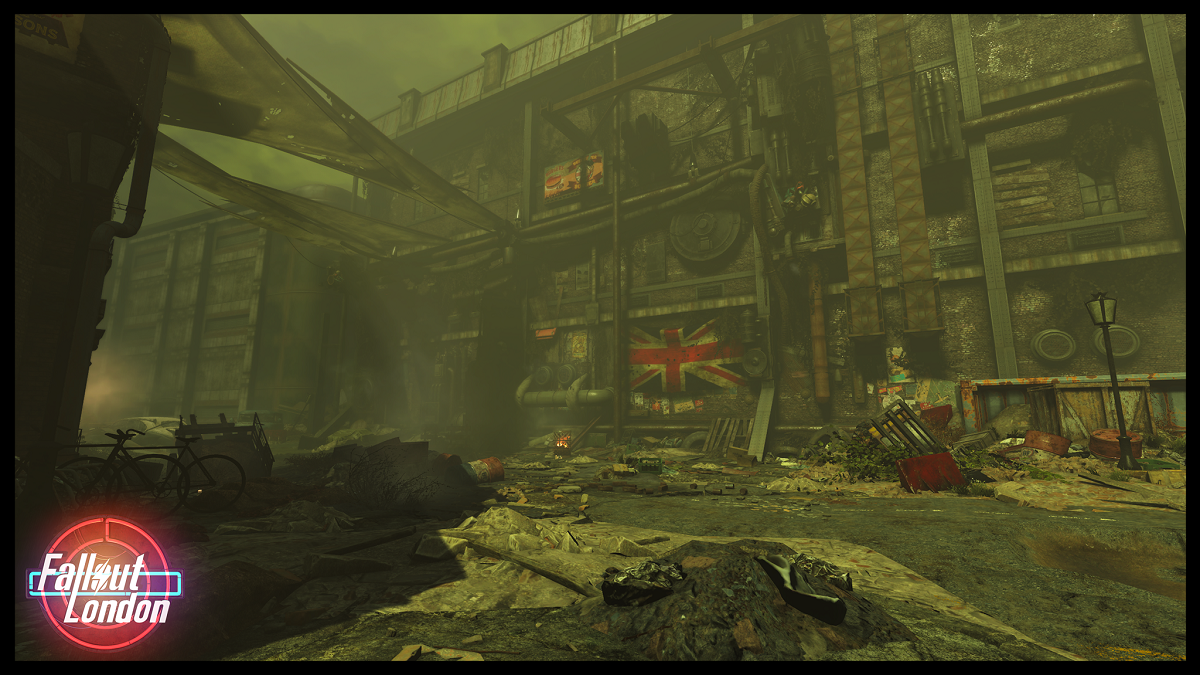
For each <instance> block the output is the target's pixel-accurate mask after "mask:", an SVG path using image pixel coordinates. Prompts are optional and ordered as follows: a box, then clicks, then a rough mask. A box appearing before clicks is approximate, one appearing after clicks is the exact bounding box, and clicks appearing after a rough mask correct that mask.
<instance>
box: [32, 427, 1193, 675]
mask: <svg viewBox="0 0 1200 675" xmlns="http://www.w3.org/2000/svg"><path fill="white" fill-rule="evenodd" d="M273 450H274V451H275V455H276V459H277V461H276V465H275V471H274V473H273V477H272V482H271V483H270V484H269V485H268V486H267V487H262V486H260V487H259V489H258V491H257V492H255V494H256V495H257V497H258V499H259V500H260V501H258V502H254V503H250V502H245V501H244V502H242V503H239V506H240V507H241V512H239V513H234V512H229V513H223V514H213V515H205V516H199V515H195V514H189V513H186V512H183V513H181V514H180V516H179V518H177V519H176V521H173V522H176V523H178V522H186V523H189V524H192V525H194V526H198V527H200V528H203V529H204V530H205V531H207V532H208V533H210V534H209V535H206V536H209V538H210V541H209V542H206V543H194V544H183V545H182V546H181V548H179V549H177V551H179V552H180V553H182V552H184V551H190V552H191V553H192V554H196V553H197V552H198V551H199V549H200V547H208V548H207V549H206V556H207V557H206V558H204V562H203V563H201V562H200V559H199V558H197V566H200V565H202V564H203V565H210V566H211V565H216V564H219V563H220V562H221V561H223V560H234V559H247V560H254V561H255V563H256V564H258V565H260V566H262V567H264V568H265V569H267V568H270V567H272V566H277V567H280V568H283V569H287V570H294V571H295V572H296V573H301V572H302V569H303V566H302V559H303V557H304V554H305V552H306V551H311V550H314V549H321V550H331V549H333V548H336V546H338V545H344V544H346V543H355V542H359V541H367V540H370V539H372V538H374V537H378V536H379V535H380V534H386V533H388V532H395V531H398V530H402V529H403V528H406V527H411V528H414V530H413V532H412V533H411V534H409V535H408V536H406V537H403V538H400V539H398V540H395V541H392V542H389V543H387V544H384V545H379V546H375V547H373V548H369V549H367V550H364V551H362V552H361V554H355V555H362V556H365V557H370V558H373V559H376V560H381V561H388V562H390V563H392V564H395V565H396V566H397V569H398V570H400V569H402V570H404V571H403V572H402V576H406V578H407V579H408V581H410V582H411V583H412V585H413V588H414V589H418V590H414V591H411V593H415V595H410V596H407V597H409V599H408V600H407V601H405V602H407V603H408V604H407V605H405V606H404V609H406V610H408V611H384V612H380V611H365V610H364V611H362V612H361V613H359V610H363V607H365V606H366V605H363V603H362V599H361V598H360V599H359V600H352V601H345V600H344V599H342V598H338V597H335V595H336V594H337V593H339V592H342V591H338V588H344V587H342V586H337V585H336V584H335V583H333V581H331V580H326V579H321V580H317V581H308V582H307V583H306V585H305V586H303V587H301V589H300V590H298V591H296V592H295V593H294V594H293V597H292V598H290V599H289V600H294V601H295V604H294V606H291V610H290V611H282V610H275V611H274V612H268V611H264V614H263V616H262V618H261V620H259V621H257V622H255V623H253V624H251V625H250V626H249V627H248V628H246V629H245V630H242V631H240V632H238V633H235V634H234V635H232V636H231V639H230V640H229V641H228V642H226V643H225V644H224V645H222V646H221V648H220V649H217V650H214V651H212V652H211V653H209V654H207V655H206V657H207V658H210V659H231V660H267V659H284V660H295V659H369V660H379V659H384V660H386V659H391V658H393V657H395V656H396V655H397V654H398V653H400V652H401V651H402V650H403V649H404V647H406V646H411V645H420V644H423V645H426V646H429V647H431V648H436V649H437V650H440V653H426V654H423V655H422V656H421V657H420V659H421V660H457V659H458V658H460V657H461V654H460V653H456V652H447V651H445V648H454V649H459V650H470V649H474V650H477V651H476V652H475V653H480V654H481V655H482V657H483V658H484V659H485V660H585V659H586V660H599V659H604V660H642V659H644V658H645V657H644V655H641V654H640V653H637V652H636V651H633V650H631V649H630V648H629V646H628V644H627V643H623V642H622V641H621V640H620V639H617V638H614V637H611V636H607V635H604V634H602V633H599V632H598V631H595V630H593V629H592V628H590V627H589V626H588V625H586V624H585V623H581V622H579V621H578V620H577V619H576V615H577V611H576V610H577V608H578V606H579V604H580V602H581V601H582V600H583V599H584V598H583V596H579V595H578V594H577V593H572V592H570V591H568V590H566V589H562V588H561V587H559V586H558V585H557V584H554V583H553V582H551V581H549V580H548V579H544V578H541V577H539V575H537V574H532V573H530V572H528V571H522V570H521V569H520V567H519V566H517V565H512V564H510V563H504V562H502V561H497V560H496V559H494V558H488V557H487V556H483V557H481V556H480V555H479V554H478V553H475V554H473V555H472V556H471V557H470V559H467V558H466V556H463V555H460V556H456V557H454V558H452V559H448V560H444V561H442V562H438V563H431V562H425V563H420V564H419V565H417V566H416V567H412V566H410V564H409V563H408V562H407V561H408V560H409V559H410V558H411V557H412V553H413V551H414V550H415V549H416V548H417V546H418V545H419V544H420V543H421V541H422V538H423V535H422V532H424V533H438V532H450V530H451V529H452V528H455V527H458V526H459V525H460V523H462V522H463V518H464V517H465V516H467V515H471V514H480V513H481V512H483V511H485V510H487V509H489V508H492V507H497V506H499V507H507V508H510V509H512V510H513V511H514V512H517V513H520V514H522V515H523V516H525V517H526V518H529V519H533V520H534V521H535V522H539V523H547V524H549V523H555V524H556V525H555V526H556V527H565V525H558V523H576V522H582V523H589V521H590V524H580V525H573V526H572V527H573V528H574V531H577V532H599V533H600V534H599V535H595V534H588V535H585V536H600V537H604V536H606V535H605V533H606V532H613V533H615V532H625V533H638V534H636V535H635V534H630V537H631V538H633V537H642V538H641V539H639V541H645V542H653V543H649V544H648V548H650V549H653V550H654V552H655V553H658V554H661V553H662V552H663V551H666V550H668V549H669V548H671V547H674V546H677V545H679V544H681V543H682V542H683V541H686V540H687V538H694V537H712V538H746V537H756V538H764V539H770V538H774V539H777V540H780V541H787V542H789V545H794V544H797V543H800V544H806V545H811V546H814V547H818V548H817V549H815V550H822V551H825V553H827V554H828V555H827V556H825V559H827V560H830V561H839V562H840V563H841V564H843V565H848V566H852V567H856V568H857V569H852V570H851V571H852V574H857V575H858V580H856V582H855V583H856V588H862V589H863V592H864V594H865V595H864V597H868V598H869V599H871V600H872V601H874V602H877V603H879V604H881V605H882V606H883V607H884V608H885V610H886V611H887V612H888V613H890V614H892V615H893V616H894V617H896V618H898V619H900V620H901V621H902V622H903V623H905V625H908V626H909V627H910V628H912V629H913V631H914V632H915V633H917V634H918V636H920V637H921V641H920V642H919V643H890V644H888V645H883V646H879V647H875V648H872V649H864V650H855V652H842V653H836V654H830V655H829V657H828V658H829V660H946V659H950V660H962V659H986V660H1061V659H1063V658H1071V659H1087V660H1182V659H1183V658H1185V657H1186V629H1185V627H1184V626H1185V620H1186V576H1185V574H1186V571H1185V570H1186V553H1185V552H1186V516H1185V514H1184V513H1182V512H1179V511H1175V510H1171V509H1155V508H1146V507H1126V508H1122V507H1113V508H1110V509H1103V510H1101V509H1092V510H1082V509H1081V510H1075V511H1066V512H1064V511H1049V510H1046V509H1040V508H1033V507H1030V506H1019V505H1017V504H1014V503H1006V502H1002V501H999V500H997V499H992V498H986V497H960V496H957V495H953V494H947V493H942V494H939V495H931V494H929V493H923V494H921V495H908V494H906V493H904V492H903V491H900V490H896V489H894V486H866V485H858V486H856V485H853V484H840V483H837V482H836V481H835V480H833V479H832V478H833V477H831V479H830V480H828V481H823V482H821V483H820V484H819V485H818V486H816V487H814V488H813V489H812V490H811V491H799V490H796V491H789V492H781V491H777V490H769V489H766V488H764V487H763V484H764V483H769V482H770V481H771V480H772V479H775V478H781V477H786V476H788V475H789V474H790V473H792V470H791V469H788V468H786V467H782V466H772V465H760V466H759V467H756V468H755V469H754V470H753V473H750V470H747V469H739V468H737V467H735V466H732V465H725V466H716V467H715V468H712V467H710V468H697V465H704V463H703V462H697V461H690V462H689V461H684V460H677V461H676V463H674V464H672V465H669V468H670V469H671V470H673V471H675V473H674V474H669V475H662V476H659V475H645V474H643V475H640V476H635V477H625V479H623V477H622V476H619V475H613V476H610V477H607V478H603V477H598V476H597V474H598V473H599V470H600V469H601V468H602V467H604V466H606V465H610V464H611V462H608V463H607V464H606V463H605V462H603V461H597V462H594V463H592V462H587V463H568V462H567V461H566V460H565V459H558V460H555V459H547V454H546V453H545V452H544V451H538V452H530V453H525V454H522V455H519V456H514V457H508V458H504V461H505V465H506V471H505V473H506V475H505V479H504V480H503V481H499V482H495V483H490V484H486V485H479V486H475V487H471V488H464V489H460V490H456V491H447V492H445V493H443V494H441V495H439V496H438V498H436V499H432V500H428V501H427V502H426V503H425V504H423V505H422V506H420V507H419V508H415V509H408V510H406V511H404V512H395V511H392V512H388V511H380V510H378V509H375V510H373V509H371V508H368V507H365V506H364V505H362V504H360V503H355V500H354V499H353V497H352V495H351V494H350V493H349V492H348V491H347V489H346V486H344V485H341V486H339V485H338V483H339V480H338V478H339V475H338V473H337V469H336V467H334V466H332V465H331V464H330V462H328V461H327V460H324V459H322V458H321V457H320V456H308V457H303V456H302V455H303V454H304V453H298V452H295V451H294V450H290V449H289V448H287V447H286V446H285V445H283V444H279V445H278V446H273ZM307 454H309V455H312V453H307ZM595 454H597V456H600V453H595ZM289 457H301V458H300V459H299V460H298V461H289ZM730 472H734V473H730ZM664 485H665V490H664ZM693 485H695V487H693ZM248 492H249V491H248ZM718 492H719V494H718ZM301 502H312V503H318V504H322V505H324V506H325V507H329V508H333V509H336V510H337V512H338V513H342V514H345V515H346V516H347V517H348V518H353V519H357V520H355V522H354V526H353V528H352V529H350V530H348V531H344V532H340V533H338V534H336V535H329V534H321V533H314V534H311V535H304V534H282V533H280V534H269V533H265V532H264V533H261V534H254V533H252V532H250V533H242V534H239V535H237V536H231V535H228V534H226V535H220V534H216V533H217V532H218V528H220V527H221V526H222V525H225V524H229V523H234V522H240V523H245V522H248V521H247V520H246V519H247V518H254V517H260V516H263V515H265V514H267V513H270V512H272V511H274V510H275V509H277V508H279V507H281V506H286V505H287V504H288V503H301ZM585 518H586V519H587V520H583V519H585ZM649 535H654V536H649ZM330 537H335V538H334V539H330ZM658 540H664V541H658ZM306 541H307V542H309V543H308V544H304V543H299V544H298V543H297V542H306ZM325 541H329V542H330V543H329V544H324V543H322V542H325ZM335 541H336V542H340V543H338V544H336V545H335V544H334V543H333V542H335ZM253 542H259V543H258V544H255V543H253ZM272 542H274V543H272ZM214 547H215V548H214ZM820 547H824V548H823V549H822V548H820ZM469 550H470V549H468V551H469ZM214 551H215V552H214ZM218 553H219V554H220V555H217V554H218ZM839 556H840V558H839ZM268 559H270V561H273V563H269V562H267V561H268ZM402 560H403V561H405V562H404V563H403V565H405V566H403V567H402V566H401V565H402V563H401V562H400V561H402ZM852 560H858V561H860V563H858V564H857V565H855V564H854V563H852V562H851V561H852ZM468 568H469V569H468ZM484 568H487V569H488V570H489V571H488V572H486V573H488V574H493V575H494V580H493V581H491V582H485V583H484V584H483V585H482V586H479V588H487V589H491V590H488V591H486V592H479V593H476V592H474V590H475V589H477V586H475V585H473V584H475V583H476V582H472V581H471V580H472V578H474V576H473V575H474V574H476V572H474V571H472V570H478V569H484ZM189 569H190V568H189ZM395 574H396V573H393V577H394V576H395ZM505 575H510V576H505ZM531 575H532V576H531ZM370 576H371V575H366V577H361V578H362V579H363V580H368V579H369V578H370ZM354 578H355V579H358V578H360V577H354ZM505 579H507V580H509V581H502V580H505ZM326 582H328V583H326ZM338 583H343V582H338ZM344 583H348V582H344ZM323 584H325V585H323ZM498 588H511V589H518V591H519V592H518V591H513V592H515V593H517V594H518V596H520V593H525V594H526V596H528V599H527V601H526V602H525V603H524V604H523V603H522V601H520V600H519V597H518V599H517V600H511V599H510V601H508V604H509V607H508V608H500V609H492V608H491V605H485V606H479V605H478V604H477V605H476V606H474V607H471V606H457V605H455V604H454V603H458V604H461V605H466V603H468V602H472V601H473V600H472V599H473V598H475V596H476V595H479V596H484V595H487V594H488V593H490V594H493V595H494V594H495V593H496V592H497V591H496V589H498ZM322 594H324V595H322ZM514 597H517V596H514ZM522 597H523V596H522ZM323 598H329V599H328V600H325V599H323ZM464 598H465V599H464ZM545 598H554V599H553V600H552V601H549V602H551V605H550V606H536V607H531V606H527V605H528V604H529V602H534V601H535V600H537V599H541V600H538V601H544V599H545ZM484 600H485V601H494V602H499V604H498V605H496V606H500V605H503V602H500V601H498V600H495V599H494V598H493V599H491V600H488V599H486V598H484ZM285 602H287V601H285ZM356 602H357V603H358V604H355V603H356ZM371 602H373V603H375V604H373V605H370V606H375V607H378V606H380V602H381V600H380V598H378V597H372V598H371ZM382 602H383V605H386V599H384V600H383V601H382ZM331 603H332V604H333V605H336V606H338V607H341V609H340V610H337V611H333V610H330V609H329V605H330V604H331ZM447 603H451V606H447ZM31 604H32V603H28V602H25V603H22V602H18V607H17V659H18V660H41V659H47V658H72V656H71V655H70V654H69V653H68V652H64V651H62V649H61V647H59V648H57V649H56V648H54V647H53V646H51V645H47V644H45V643H44V642H43V641H42V637H40V636H44V633H45V625H44V624H45V619H44V618H42V617H41V616H40V615H38V614H37V613H36V612H31V611H30V610H31V607H30V605H31ZM401 604H402V605H404V602H402V603H401ZM267 609H269V608H264V610H267ZM285 609H286V608H285ZM316 610H322V611H316ZM476 636H478V639H476ZM1015 636H1020V637H1019V638H1018V637H1015ZM1039 645H1040V646H1039ZM1064 655H1065V656H1064Z"/></svg>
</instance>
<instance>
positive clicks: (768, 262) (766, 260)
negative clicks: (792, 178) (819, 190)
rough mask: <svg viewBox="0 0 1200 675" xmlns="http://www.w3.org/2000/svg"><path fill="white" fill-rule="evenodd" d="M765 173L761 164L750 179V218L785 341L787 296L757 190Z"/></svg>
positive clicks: (788, 324) (787, 330) (787, 336)
mask: <svg viewBox="0 0 1200 675" xmlns="http://www.w3.org/2000/svg"><path fill="white" fill-rule="evenodd" d="M766 175H767V165H766V164H763V165H762V166H760V167H758V171H757V172H756V173H755V174H754V180H752V181H750V219H751V220H752V221H753V222H754V233H755V234H756V235H757V236H758V241H759V245H760V246H762V251H763V256H762V261H763V271H764V272H766V274H767V278H768V279H770V281H771V290H773V291H775V293H776V294H777V295H778V296H779V320H780V322H781V323H782V326H781V329H782V330H781V331H780V335H781V336H782V337H783V339H784V340H785V341H786V340H788V339H790V337H791V333H792V329H791V325H790V323H789V321H788V297H787V291H786V290H784V288H783V284H782V283H781V282H780V281H779V275H777V274H776V273H775V261H774V259H773V257H772V256H771V249H770V243H769V242H768V241H767V232H766V228H764V227H763V223H762V200H761V199H759V190H760V189H761V187H762V180H763V177H764V176H766Z"/></svg>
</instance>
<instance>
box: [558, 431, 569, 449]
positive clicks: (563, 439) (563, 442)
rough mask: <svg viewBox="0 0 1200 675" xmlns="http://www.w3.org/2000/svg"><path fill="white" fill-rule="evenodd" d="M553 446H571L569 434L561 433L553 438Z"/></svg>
mask: <svg viewBox="0 0 1200 675" xmlns="http://www.w3.org/2000/svg"><path fill="white" fill-rule="evenodd" d="M554 447H556V448H569V447H571V434H563V435H561V436H556V437H555V439H554Z"/></svg>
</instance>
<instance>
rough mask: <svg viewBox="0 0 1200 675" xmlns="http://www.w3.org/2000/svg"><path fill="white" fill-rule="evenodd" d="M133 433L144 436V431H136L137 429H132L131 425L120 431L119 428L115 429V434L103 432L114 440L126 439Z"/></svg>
mask: <svg viewBox="0 0 1200 675" xmlns="http://www.w3.org/2000/svg"><path fill="white" fill-rule="evenodd" d="M134 434H141V435H142V436H145V435H146V432H144V431H138V430H137V429H134V428H132V427H131V428H129V429H127V430H125V431H121V430H120V429H117V433H115V434H104V435H105V436H108V437H109V438H111V439H114V440H118V441H120V440H125V441H128V440H129V439H131V438H133V435H134Z"/></svg>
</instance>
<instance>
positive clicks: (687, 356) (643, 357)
mask: <svg viewBox="0 0 1200 675" xmlns="http://www.w3.org/2000/svg"><path fill="white" fill-rule="evenodd" d="M716 322H717V320H716V319H713V320H712V321H709V322H708V323H706V324H704V325H703V326H700V327H699V328H697V329H696V330H694V331H692V332H691V333H689V334H688V335H687V336H686V337H681V333H682V331H683V329H682V328H667V329H663V330H661V331H659V337H654V336H652V335H650V334H649V333H647V332H645V331H643V330H639V329H637V328H634V329H633V330H631V331H630V336H629V337H630V348H629V388H630V389H631V390H632V389H636V388H638V387H639V386H641V385H643V384H646V383H647V382H649V381H650V380H652V379H653V378H654V376H656V375H662V389H663V391H666V392H673V391H683V390H684V385H685V384H686V380H685V378H686V376H687V375H689V374H690V375H695V376H696V377H699V378H700V379H702V380H706V381H708V382H711V383H713V384H715V385H717V386H718V387H722V388H726V389H728V388H730V387H736V386H739V385H745V384H746V381H745V380H744V379H742V378H741V377H740V376H738V374H737V373H735V372H733V371H731V370H729V369H728V368H723V367H722V364H726V363H738V362H740V361H741V360H742V344H741V342H738V341H721V340H720V339H718V336H717V334H716V333H715V332H713V326H714V325H715V324H716Z"/></svg>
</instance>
